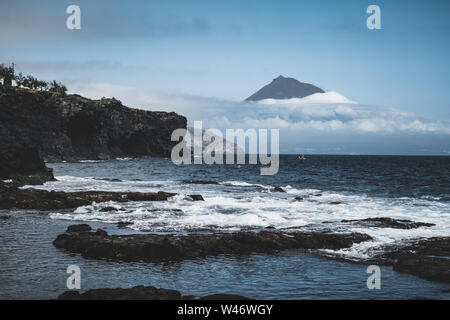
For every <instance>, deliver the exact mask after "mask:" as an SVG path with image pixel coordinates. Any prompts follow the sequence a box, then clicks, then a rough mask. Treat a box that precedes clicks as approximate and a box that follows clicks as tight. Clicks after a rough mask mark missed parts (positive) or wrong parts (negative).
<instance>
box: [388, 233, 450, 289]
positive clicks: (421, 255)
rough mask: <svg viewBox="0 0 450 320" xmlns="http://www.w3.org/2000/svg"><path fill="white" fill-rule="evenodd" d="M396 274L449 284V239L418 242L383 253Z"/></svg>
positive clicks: (431, 239) (441, 238)
mask: <svg viewBox="0 0 450 320" xmlns="http://www.w3.org/2000/svg"><path fill="white" fill-rule="evenodd" d="M380 258H382V259H387V260H388V261H389V262H390V263H392V264H393V269H394V270H395V271H398V272H404V273H409V274H412V275H415V276H417V277H419V278H422V279H426V280H431V281H437V282H444V283H450V237H436V238H430V239H424V240H419V241H417V242H416V243H414V244H412V245H409V246H406V247H403V248H397V249H396V250H393V251H390V252H387V253H384V254H383V255H382V256H381V257H380Z"/></svg>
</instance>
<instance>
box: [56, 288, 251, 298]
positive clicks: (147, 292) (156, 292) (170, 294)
mask: <svg viewBox="0 0 450 320" xmlns="http://www.w3.org/2000/svg"><path fill="white" fill-rule="evenodd" d="M58 299H59V300H193V299H196V298H195V297H194V296H191V295H189V296H183V295H182V294H181V293H180V292H179V291H177V290H171V289H163V288H156V287H152V286H136V287H133V288H126V289H122V288H102V289H93V290H88V291H86V292H83V293H79V292H78V291H73V290H70V291H66V292H64V293H63V294H61V295H60V296H59V297H58ZM199 300H250V299H249V298H246V297H243V296H239V295H232V294H213V295H208V296H205V297H201V298H199Z"/></svg>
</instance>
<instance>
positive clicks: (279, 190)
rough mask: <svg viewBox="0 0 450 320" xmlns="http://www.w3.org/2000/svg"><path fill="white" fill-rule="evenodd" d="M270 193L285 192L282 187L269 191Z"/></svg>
mask: <svg viewBox="0 0 450 320" xmlns="http://www.w3.org/2000/svg"><path fill="white" fill-rule="evenodd" d="M270 191H271V192H281V193H286V191H284V189H283V188H282V187H275V188H272V189H270Z"/></svg>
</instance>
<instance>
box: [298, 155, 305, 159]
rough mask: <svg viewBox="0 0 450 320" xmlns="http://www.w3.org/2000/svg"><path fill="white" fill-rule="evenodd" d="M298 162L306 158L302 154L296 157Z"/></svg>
mask: <svg viewBox="0 0 450 320" xmlns="http://www.w3.org/2000/svg"><path fill="white" fill-rule="evenodd" d="M297 159H298V160H306V157H305V155H304V154H302V155H300V156H298V157H297Z"/></svg>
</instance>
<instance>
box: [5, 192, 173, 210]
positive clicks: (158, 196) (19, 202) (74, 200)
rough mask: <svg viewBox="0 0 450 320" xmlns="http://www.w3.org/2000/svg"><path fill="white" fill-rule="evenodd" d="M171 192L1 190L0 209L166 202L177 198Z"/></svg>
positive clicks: (41, 208)
mask: <svg viewBox="0 0 450 320" xmlns="http://www.w3.org/2000/svg"><path fill="white" fill-rule="evenodd" d="M175 195H176V193H170V192H164V191H159V192H146V193H143V192H142V193H141V192H110V191H79V192H63V191H46V190H36V189H18V188H15V187H10V188H0V209H37V210H56V209H71V208H76V207H80V206H85V205H89V204H91V203H92V202H94V201H95V202H97V203H98V202H107V201H115V202H128V201H166V200H167V199H168V198H170V197H173V196H175Z"/></svg>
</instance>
